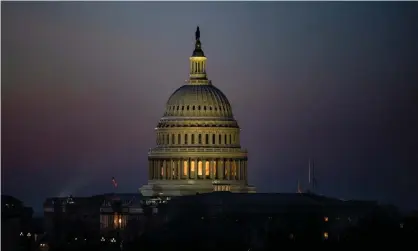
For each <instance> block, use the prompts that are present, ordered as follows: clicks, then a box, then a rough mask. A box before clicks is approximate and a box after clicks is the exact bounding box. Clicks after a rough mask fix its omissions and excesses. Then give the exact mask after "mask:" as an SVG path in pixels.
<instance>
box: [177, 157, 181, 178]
mask: <svg viewBox="0 0 418 251" xmlns="http://www.w3.org/2000/svg"><path fill="white" fill-rule="evenodd" d="M181 163H182V161H181V159H180V160H177V179H178V180H179V179H181V175H182V172H181V165H180V164H181Z"/></svg>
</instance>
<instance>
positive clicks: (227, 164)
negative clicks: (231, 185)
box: [225, 160, 231, 180]
mask: <svg viewBox="0 0 418 251" xmlns="http://www.w3.org/2000/svg"><path fill="white" fill-rule="evenodd" d="M225 170H226V174H227V175H226V179H228V180H230V179H231V160H228V162H226V166H225Z"/></svg>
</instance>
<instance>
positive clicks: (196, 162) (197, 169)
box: [194, 137, 199, 180]
mask: <svg viewBox="0 0 418 251" xmlns="http://www.w3.org/2000/svg"><path fill="white" fill-rule="evenodd" d="M195 140H196V137H195ZM198 171H199V161H198V160H197V159H194V179H195V180H197V176H198Z"/></svg>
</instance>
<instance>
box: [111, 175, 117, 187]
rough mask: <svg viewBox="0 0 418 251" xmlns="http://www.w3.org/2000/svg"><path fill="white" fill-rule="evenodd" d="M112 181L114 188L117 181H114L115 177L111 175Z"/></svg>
mask: <svg viewBox="0 0 418 251" xmlns="http://www.w3.org/2000/svg"><path fill="white" fill-rule="evenodd" d="M112 183H113V186H114V187H115V188H116V187H118V183H117V182H116V180H115V177H112Z"/></svg>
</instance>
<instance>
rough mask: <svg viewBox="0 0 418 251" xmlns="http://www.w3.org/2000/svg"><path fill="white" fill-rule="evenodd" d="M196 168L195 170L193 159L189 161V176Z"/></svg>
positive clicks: (192, 174)
mask: <svg viewBox="0 0 418 251" xmlns="http://www.w3.org/2000/svg"><path fill="white" fill-rule="evenodd" d="M195 172H196V170H195V161H194V160H192V161H190V177H194V174H195Z"/></svg>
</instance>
